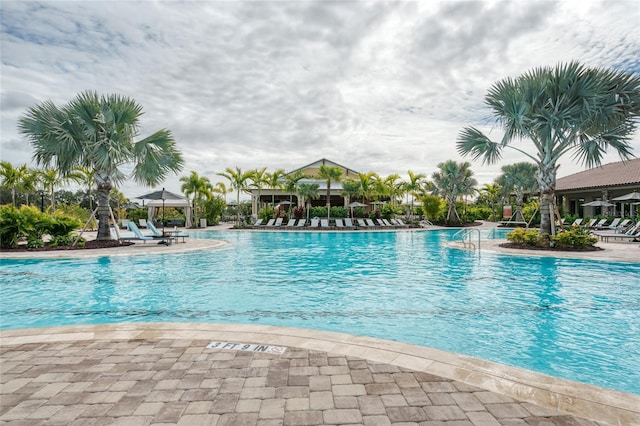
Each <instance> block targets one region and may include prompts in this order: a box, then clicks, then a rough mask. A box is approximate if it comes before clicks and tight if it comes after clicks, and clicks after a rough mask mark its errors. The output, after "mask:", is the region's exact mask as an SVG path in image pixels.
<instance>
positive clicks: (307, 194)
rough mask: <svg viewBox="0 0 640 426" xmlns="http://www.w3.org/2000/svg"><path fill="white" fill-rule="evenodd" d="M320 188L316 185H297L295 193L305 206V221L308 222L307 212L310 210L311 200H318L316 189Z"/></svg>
mask: <svg viewBox="0 0 640 426" xmlns="http://www.w3.org/2000/svg"><path fill="white" fill-rule="evenodd" d="M319 187H320V186H319V185H318V184H317V183H300V184H298V187H297V191H298V196H299V197H300V198H301V199H302V200H303V204H305V203H306V204H307V205H306V206H305V209H306V211H307V220H309V210H310V209H311V203H310V201H311V200H315V199H316V198H318V196H319V194H318V188H319Z"/></svg>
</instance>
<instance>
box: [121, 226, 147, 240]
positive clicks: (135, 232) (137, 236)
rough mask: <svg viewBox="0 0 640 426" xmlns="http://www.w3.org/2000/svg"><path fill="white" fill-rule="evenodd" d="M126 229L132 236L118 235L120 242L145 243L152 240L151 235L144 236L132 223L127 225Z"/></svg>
mask: <svg viewBox="0 0 640 426" xmlns="http://www.w3.org/2000/svg"><path fill="white" fill-rule="evenodd" d="M127 229H128V230H129V231H131V232H132V233H133V235H131V234H124V233H123V234H121V235H120V241H133V240H140V241H144V242H145V243H146V242H147V241H149V240H154V237H152V236H151V235H144V234H143V233H142V231H140V228H138V226H137V225H136V224H135V223H134V222H129V223H127Z"/></svg>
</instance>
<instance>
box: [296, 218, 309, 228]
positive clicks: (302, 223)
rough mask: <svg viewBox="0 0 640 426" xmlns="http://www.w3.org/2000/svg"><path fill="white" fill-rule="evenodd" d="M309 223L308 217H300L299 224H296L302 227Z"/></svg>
mask: <svg viewBox="0 0 640 426" xmlns="http://www.w3.org/2000/svg"><path fill="white" fill-rule="evenodd" d="M306 224H307V219H300V220H299V221H298V224H297V225H296V227H297V228H302V227H303V226H304V225H306Z"/></svg>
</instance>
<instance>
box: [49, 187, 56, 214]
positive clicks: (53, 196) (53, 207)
mask: <svg viewBox="0 0 640 426" xmlns="http://www.w3.org/2000/svg"><path fill="white" fill-rule="evenodd" d="M49 197H50V198H51V213H53V212H55V211H56V193H55V191H54V190H53V185H51V193H50V194H49Z"/></svg>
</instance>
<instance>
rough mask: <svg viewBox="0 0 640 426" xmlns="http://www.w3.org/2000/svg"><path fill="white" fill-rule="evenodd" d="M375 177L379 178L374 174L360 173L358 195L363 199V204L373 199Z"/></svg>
mask: <svg viewBox="0 0 640 426" xmlns="http://www.w3.org/2000/svg"><path fill="white" fill-rule="evenodd" d="M374 176H377V175H376V174H375V173H374V172H369V173H358V181H359V182H360V193H359V194H358V195H360V196H361V197H362V203H363V204H366V202H367V201H369V200H371V199H373V196H374V193H375V188H374V179H375V177H374Z"/></svg>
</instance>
